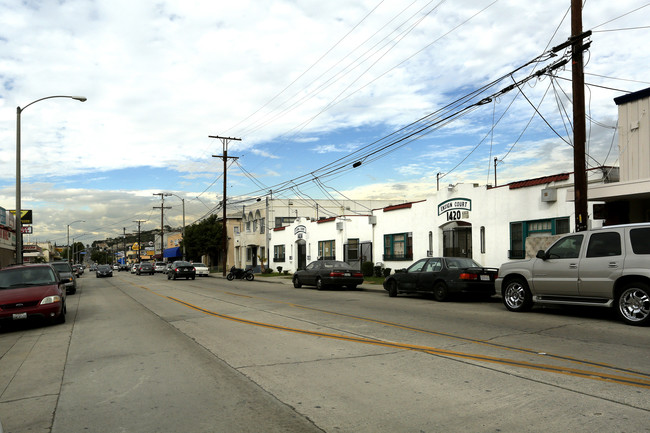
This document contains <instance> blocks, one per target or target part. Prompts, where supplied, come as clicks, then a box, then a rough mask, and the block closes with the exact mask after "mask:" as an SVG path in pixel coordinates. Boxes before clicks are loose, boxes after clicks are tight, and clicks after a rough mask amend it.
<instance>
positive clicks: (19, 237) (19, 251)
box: [16, 95, 86, 265]
mask: <svg viewBox="0 0 650 433" xmlns="http://www.w3.org/2000/svg"><path fill="white" fill-rule="evenodd" d="M52 98H69V99H74V100H77V101H81V102H86V97H85V96H66V95H55V96H46V97H45V98H40V99H37V100H35V101H32V102H30V103H29V104H27V105H25V106H24V107H23V108H20V107H16V264H17V265H22V264H23V225H22V221H21V219H22V213H23V212H22V209H21V196H20V114H21V113H22V112H23V111H25V109H26V108H27V107H29V106H30V105H32V104H36V103H37V102H40V101H43V100H45V99H52ZM68 229H69V227H68ZM68 243H70V237H69V236H68Z"/></svg>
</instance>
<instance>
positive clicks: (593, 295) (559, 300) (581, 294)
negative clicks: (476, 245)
mask: <svg viewBox="0 0 650 433" xmlns="http://www.w3.org/2000/svg"><path fill="white" fill-rule="evenodd" d="M496 290H497V293H501V294H502V296H503V303H504V305H505V307H506V308H507V309H508V310H510V311H526V310H529V309H530V308H532V306H533V304H535V303H539V304H565V305H587V306H599V307H614V308H615V309H616V312H617V314H618V316H619V317H620V318H621V319H622V320H623V321H624V322H626V323H627V324H630V325H645V324H647V323H648V322H649V321H650V223H644V224H626V225H619V226H609V227H603V228H601V229H595V230H588V231H582V232H577V233H571V234H567V235H564V236H562V237H561V238H560V239H558V240H557V241H556V242H555V243H554V244H553V245H551V247H550V248H549V249H547V250H546V251H544V250H540V251H538V252H537V256H536V257H534V258H532V259H529V260H518V261H512V262H508V263H504V264H503V265H501V267H500V268H499V276H498V278H497V280H496Z"/></svg>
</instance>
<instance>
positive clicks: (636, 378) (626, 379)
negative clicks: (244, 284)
mask: <svg viewBox="0 0 650 433" xmlns="http://www.w3.org/2000/svg"><path fill="white" fill-rule="evenodd" d="M135 286H136V287H139V288H141V289H144V290H146V291H148V292H149V293H152V294H155V295H157V296H160V297H162V298H166V299H168V300H171V301H173V302H176V303H178V304H180V305H183V306H185V307H187V308H190V309H193V310H195V311H198V312H201V313H203V314H206V315H210V316H213V317H218V318H221V319H225V320H230V321H234V322H237V323H242V324H247V325H253V326H258V327H263V328H267V329H273V330H279V331H283V332H291V333H296V334H302V335H309V336H315V337H321V338H329V339H335V340H340V341H347V342H353V343H361V344H369V345H375V346H381V347H387V348H393V349H400V350H413V351H418V352H423V353H428V354H431V355H437V356H441V357H449V358H459V359H466V360H472V361H477V362H488V363H494V364H499V365H504V366H511V367H519V368H526V369H532V370H538V371H544V372H548V373H555V374H563V375H569V376H573V377H578V378H584V379H590V380H598V381H604V382H609V383H615V384H619V385H626V386H635V387H640V388H646V389H650V374H646V373H642V372H638V371H633V370H629V369H622V368H617V367H613V366H610V365H608V364H603V363H596V362H591V361H584V360H578V359H574V358H570V357H565V356H560V355H552V354H548V353H545V352H539V351H535V350H532V349H526V348H518V347H514V346H506V345H502V344H498V343H492V342H487V341H484V340H479V339H472V338H467V337H461V336H456V335H453V334H448V333H443V332H437V331H431V330H426V329H420V328H415V327H411V326H407V325H401V324H398V323H394V322H387V321H383V320H377V319H371V318H366V317H361V316H354V315H349V314H345V313H337V312H331V311H327V310H321V309H318V308H312V307H306V306H302V305H299V304H294V303H289V302H281V301H273V300H270V301H272V302H275V303H282V304H287V305H290V306H293V307H296V308H301V309H306V310H313V311H318V312H322V313H326V314H333V315H339V316H343V317H348V318H353V319H357V320H364V321H368V322H372V323H378V324H382V325H386V326H393V327H398V328H402V329H406V330H411V331H416V332H424V333H428V334H432V335H438V336H443V337H447V338H454V339H459V340H463V341H466V342H471V343H476V344H485V345H488V346H490V347H493V348H497V349H505V350H513V351H518V352H523V353H526V354H532V355H535V356H544V357H551V358H553V359H556V360H559V361H568V362H572V363H579V364H584V365H588V366H591V367H597V368H606V369H611V370H615V371H617V372H619V373H622V374H623V375H619V374H607V373H602V372H594V371H590V370H583V369H578V368H570V367H563V366H555V365H550V364H540V363H533V362H528V361H518V360H515V359H510V358H502V357H494V356H488V355H480V354H472V353H465V352H457V351H452V350H446V349H439V348H435V347H430V346H421V345H414V344H408V343H399V342H391V341H386V340H380V339H372V338H367V337H357V336H351V335H343V334H333V333H326V332H320V331H310V330H306V329H300V328H292V327H288V326H282V325H275V324H272V323H265V322H258V321H254V320H248V319H242V318H239V317H235V316H230V315H227V314H222V313H218V312H216V311H211V310H208V309H206V308H203V307H199V306H197V305H194V304H192V303H190V302H187V301H184V300H182V299H179V298H175V297H173V296H167V295H162V294H160V293H157V292H156V291H154V290H151V289H150V288H148V287H145V286H139V285H135ZM222 293H226V294H229V295H234V296H241V297H247V298H251V299H252V298H257V299H264V298H261V297H254V296H249V295H241V294H235V293H230V292H222ZM542 353H543V355H542ZM625 374H627V375H628V376H625ZM630 376H632V377H630Z"/></svg>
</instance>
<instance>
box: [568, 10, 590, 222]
mask: <svg viewBox="0 0 650 433" xmlns="http://www.w3.org/2000/svg"><path fill="white" fill-rule="evenodd" d="M584 37H585V35H583V34H582V0H571V81H572V88H573V173H574V174H573V177H574V184H575V187H574V191H575V202H574V206H575V226H576V232H579V231H584V230H587V228H588V226H587V219H588V215H587V171H586V167H585V141H586V132H585V75H584V63H583V56H582V51H583V50H584V49H585V47H584V46H583V45H582V39H583V38H584Z"/></svg>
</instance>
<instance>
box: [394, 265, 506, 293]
mask: <svg viewBox="0 0 650 433" xmlns="http://www.w3.org/2000/svg"><path fill="white" fill-rule="evenodd" d="M498 271H499V270H498V269H497V268H484V267H482V266H481V265H479V264H478V263H476V262H475V261H474V260H472V259H469V258H465V257H429V258H426V259H421V260H418V261H417V262H415V263H413V264H412V265H411V266H410V267H409V268H408V269H405V270H403V271H399V272H396V273H394V274H392V275H389V276H388V277H386V279H385V280H384V289H385V290H387V291H388V296H391V297H392V296H397V294H398V293H424V294H432V295H433V298H434V299H435V300H436V301H445V300H447V299H448V298H449V295H450V294H454V293H472V294H476V295H481V296H486V297H488V296H492V295H493V294H494V280H495V279H496V277H497V273H498Z"/></svg>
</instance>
